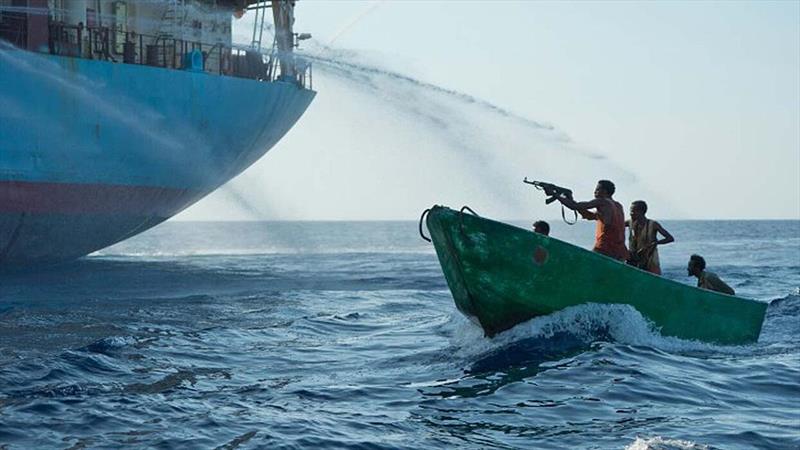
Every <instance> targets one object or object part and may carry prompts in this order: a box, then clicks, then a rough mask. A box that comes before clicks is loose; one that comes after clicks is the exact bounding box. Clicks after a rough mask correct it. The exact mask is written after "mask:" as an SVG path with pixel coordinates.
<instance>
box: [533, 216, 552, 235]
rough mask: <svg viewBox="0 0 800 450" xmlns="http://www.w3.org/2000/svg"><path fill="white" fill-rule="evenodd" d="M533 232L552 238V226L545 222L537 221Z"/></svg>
mask: <svg viewBox="0 0 800 450" xmlns="http://www.w3.org/2000/svg"><path fill="white" fill-rule="evenodd" d="M533 232H534V233H539V234H543V235H545V236H550V224H549V223H547V222H545V221H544V220H537V221H536V222H533Z"/></svg>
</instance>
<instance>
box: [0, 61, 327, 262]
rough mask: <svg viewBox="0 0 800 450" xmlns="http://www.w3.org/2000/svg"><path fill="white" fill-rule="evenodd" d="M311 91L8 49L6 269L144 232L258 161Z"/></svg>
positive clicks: (1, 133)
mask: <svg viewBox="0 0 800 450" xmlns="http://www.w3.org/2000/svg"><path fill="white" fill-rule="evenodd" d="M314 95H315V93H314V91H311V90H308V89H304V88H301V87H299V86H298V85H297V84H295V83H291V82H280V81H276V82H261V81H256V80H249V79H242V78H234V77H227V76H219V75H213V74H207V73H195V72H190V71H181V70H170V69H163V68H157V67H149V66H143V65H133V64H118V63H111V62H105V61H95V60H87V59H78V58H67V57H60V56H53V55H46V54H37V53H31V52H26V51H23V50H17V49H13V48H0V266H3V267H9V266H12V267H13V266H22V265H30V264H42V263H52V262H58V261H64V260H68V259H73V258H77V257H80V256H83V255H86V254H88V253H91V252H93V251H95V250H98V249H101V248H103V247H107V246H109V245H111V244H114V243H116V242H119V241H121V240H124V239H126V238H129V237H131V236H133V235H135V234H138V233H141V232H142V231H145V230H147V229H148V228H151V227H153V226H154V225H157V224H158V223H160V222H162V221H164V220H166V219H168V218H169V217H172V216H173V215H175V214H177V213H178V212H180V211H181V210H183V209H184V208H186V207H188V206H189V205H191V204H193V203H195V202H196V201H198V200H199V199H201V198H202V197H204V196H205V195H207V194H208V193H210V192H211V191H213V190H214V189H216V188H217V187H219V186H220V185H222V184H224V183H225V182H226V181H228V180H230V179H231V178H232V177H234V176H236V175H237V174H239V173H241V172H242V171H243V170H244V169H246V168H247V167H249V166H250V165H251V164H253V163H254V162H255V161H256V160H258V159H259V158H260V157H261V156H262V155H264V153H266V152H267V150H269V149H270V148H271V147H272V146H273V145H275V144H276V143H277V142H278V140H280V139H281V137H283V136H284V135H285V134H286V133H287V132H288V131H289V130H290V129H291V127H292V126H293V125H294V124H295V122H296V121H297V120H298V119H299V118H300V116H301V115H302V114H303V112H305V110H306V108H307V107H308V105H309V104H310V103H311V101H312V100H313V98H314Z"/></svg>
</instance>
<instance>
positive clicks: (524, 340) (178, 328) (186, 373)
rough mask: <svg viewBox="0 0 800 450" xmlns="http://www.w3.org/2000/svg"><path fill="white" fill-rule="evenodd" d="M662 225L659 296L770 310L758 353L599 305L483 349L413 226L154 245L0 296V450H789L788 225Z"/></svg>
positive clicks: (287, 230) (791, 270) (224, 228)
mask: <svg viewBox="0 0 800 450" xmlns="http://www.w3.org/2000/svg"><path fill="white" fill-rule="evenodd" d="M552 223H553V228H554V229H553V233H552V234H553V235H554V236H557V237H561V238H564V239H566V240H568V241H571V242H575V243H578V244H581V245H585V246H589V244H590V242H591V239H592V235H593V230H592V229H591V226H590V224H586V223H584V224H580V225H579V226H575V227H568V226H566V225H564V224H557V223H555V222H552ZM521 225H522V226H529V224H521ZM664 225H665V227H666V228H668V229H669V230H670V231H671V232H672V233H673V234H674V235H675V237H676V239H677V242H676V243H675V244H672V245H668V246H664V247H662V248H661V258H662V265H663V267H664V270H665V276H667V277H670V278H673V279H676V280H679V281H680V282H683V283H687V284H688V283H692V282H693V279H690V278H688V277H687V276H686V273H685V269H684V267H685V265H686V260H687V258H688V255H689V254H691V253H700V254H702V255H703V256H705V258H706V260H707V261H708V265H709V269H710V270H712V271H714V272H716V273H717V274H719V275H720V276H721V277H722V278H723V279H724V280H726V281H727V282H729V284H731V285H732V286H733V287H734V288H735V289H736V291H737V293H738V294H740V295H742V296H746V297H751V298H755V299H758V300H759V301H763V302H771V304H770V307H769V309H768V313H767V318H766V322H765V324H764V328H763V332H762V334H761V338H760V340H759V342H758V343H757V344H753V345H747V346H738V347H723V346H714V345H709V344H702V343H697V342H688V341H682V340H679V339H675V338H665V337H661V336H660V335H659V334H658V333H657V332H654V331H653V329H652V328H651V327H650V326H649V324H648V323H647V322H646V321H645V320H644V319H643V318H642V317H641V316H639V315H638V314H637V313H636V312H635V311H632V310H631V309H629V308H625V307H617V306H599V305H585V306H581V307H577V308H572V309H569V310H566V311H562V312H560V313H556V314H554V315H551V316H548V317H541V318H537V319H534V320H531V321H530V322H527V323H524V324H521V325H519V326H517V327H516V328H514V329H512V330H509V331H508V332H505V333H502V334H500V335H499V336H497V337H496V338H494V339H492V340H490V339H487V338H484V337H483V335H482V332H481V330H480V329H479V328H478V327H477V326H475V325H473V324H472V323H471V322H469V321H468V320H467V319H466V318H464V317H462V316H461V315H460V314H459V313H458V312H457V311H456V309H455V306H454V304H453V301H452V298H451V296H450V293H449V291H448V289H447V286H446V284H445V281H444V278H443V276H442V273H441V270H440V268H439V265H438V262H437V259H436V256H435V253H434V251H433V248H432V247H431V245H430V244H428V243H427V242H424V241H423V240H422V239H420V238H419V236H418V234H417V224H416V222H240V223H191V222H169V223H166V224H163V225H161V226H159V227H157V228H155V229H153V230H151V231H149V232H147V233H145V234H143V235H140V236H138V237H135V238H133V239H130V240H129V241H126V242H123V243H121V244H118V245H116V246H114V247H111V248H109V249H106V250H103V251H101V252H98V253H96V254H93V255H90V256H89V257H86V258H83V259H81V260H78V261H76V262H73V263H69V264H65V265H62V266H57V267H52V268H49V269H46V270H44V269H40V270H38V271H29V272H18V273H6V274H3V275H0V448H3V449H32V448H56V449H67V448H69V449H84V448H86V449H94V448H120V447H131V448H188V449H205V448H207V449H213V448H219V449H235V448H239V449H256V448H264V449H282V448H313V449H317V448H333V449H351V448H352V449H382V448H385V449H406V448H408V449H412V448H418V449H431V448H476V449H484V448H536V449H538V448H553V449H566V448H597V449H695V448H720V449H739V448H743V449H749V448H763V449H797V448H800V296H799V295H798V287H800V222H798V221H783V222H780V221H774V222H773V221H742V222H720V221H715V222H696V221H693V222H689V221H686V222H664ZM641 295H642V296H647V295H648V293H647V292H642V293H641Z"/></svg>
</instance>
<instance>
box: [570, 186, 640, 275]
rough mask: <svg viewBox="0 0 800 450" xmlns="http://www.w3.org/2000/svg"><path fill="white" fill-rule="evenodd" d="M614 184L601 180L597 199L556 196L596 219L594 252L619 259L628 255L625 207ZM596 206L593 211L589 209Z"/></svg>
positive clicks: (590, 217)
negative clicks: (578, 199)
mask: <svg viewBox="0 0 800 450" xmlns="http://www.w3.org/2000/svg"><path fill="white" fill-rule="evenodd" d="M614 191H615V187H614V183H612V182H611V181H609V180H600V181H598V182H597V187H596V188H595V189H594V199H593V200H589V201H588V202H576V201H575V200H573V199H572V197H571V196H566V195H561V196H558V197H556V199H557V200H558V201H559V202H561V204H562V205H564V206H566V207H567V208H569V209H571V210H573V211H577V212H578V214H580V215H581V216H582V217H583V218H584V219H587V220H596V221H597V228H596V231H595V235H594V251H596V252H597V253H601V254H603V255H606V256H609V257H611V258H614V259H616V260H619V261H625V260H626V259H627V258H628V249H627V248H625V210H624V209H623V208H622V205H621V204H620V203H619V202H617V201H616V200H614V199H613V198H612V196H613V195H614ZM590 209H593V210H594V211H589V210H590Z"/></svg>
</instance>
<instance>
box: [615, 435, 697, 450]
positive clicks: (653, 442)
mask: <svg viewBox="0 0 800 450" xmlns="http://www.w3.org/2000/svg"><path fill="white" fill-rule="evenodd" d="M708 448H709V447H708V446H707V445H702V444H696V443H694V442H691V441H684V440H681V439H666V438H662V437H660V436H656V437H653V438H641V437H637V438H636V440H635V441H633V442H632V443H631V444H630V445H628V446H627V447H625V450H707V449H708Z"/></svg>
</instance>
